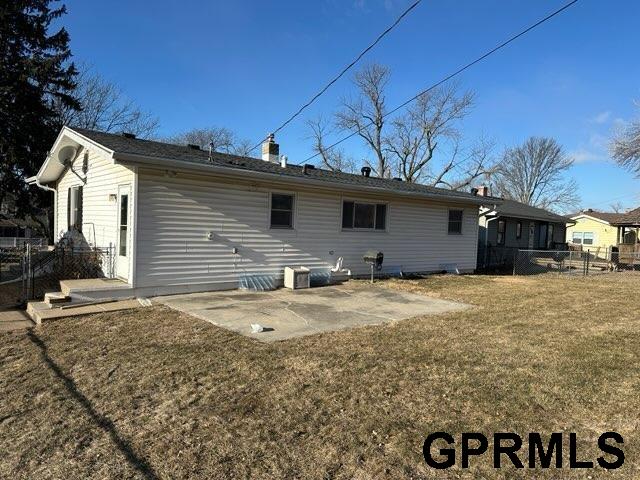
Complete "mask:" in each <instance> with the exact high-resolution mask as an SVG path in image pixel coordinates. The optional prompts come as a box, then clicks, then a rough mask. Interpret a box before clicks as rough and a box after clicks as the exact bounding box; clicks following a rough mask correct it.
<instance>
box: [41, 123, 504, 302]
mask: <svg viewBox="0 0 640 480" xmlns="http://www.w3.org/2000/svg"><path fill="white" fill-rule="evenodd" d="M278 153H279V152H278V145H277V144H276V143H275V142H274V141H273V139H272V138H271V139H270V141H269V142H266V143H265V144H264V145H263V159H262V160H260V159H255V158H247V157H239V156H234V155H228V154H222V153H216V152H213V153H210V152H207V151H203V150H201V149H200V148H198V147H196V146H177V145H171V144H166V143H160V142H154V141H148V140H140V139H136V138H135V137H134V136H133V135H129V134H122V135H117V134H108V133H102V132H95V131H88V130H82V129H71V128H67V127H65V128H63V129H62V131H61V132H60V134H59V136H58V138H57V140H56V142H55V143H54V145H53V147H52V148H51V151H50V153H49V155H48V157H47V158H46V160H45V162H44V164H43V165H42V167H41V168H40V170H39V171H38V174H37V175H36V176H35V177H32V178H30V179H28V182H29V183H32V184H37V185H38V186H40V187H41V188H45V189H48V190H51V191H53V194H54V196H55V203H54V204H55V227H54V228H55V232H57V236H58V238H60V237H61V236H62V235H63V234H64V233H65V232H66V231H68V230H69V229H74V227H75V228H76V229H78V230H81V232H82V235H83V236H84V238H85V239H86V241H87V242H88V243H89V244H91V245H93V246H98V247H107V246H109V245H112V246H113V247H114V249H115V252H116V257H117V261H116V262H115V275H116V276H117V277H118V278H119V279H121V280H122V286H123V288H124V289H125V290H127V289H128V290H129V291H128V293H130V294H132V295H133V294H135V295H156V294H170V293H181V292H193V291H207V290H219V289H233V288H238V286H239V285H240V284H241V283H242V282H243V280H246V279H247V278H252V277H254V276H257V277H264V278H270V279H274V280H275V281H281V278H282V275H283V268H284V267H285V266H287V265H304V266H306V267H309V268H310V269H311V270H312V272H313V271H318V272H322V271H328V269H329V268H330V267H332V266H333V265H335V264H336V261H337V260H338V258H340V257H342V258H343V259H344V267H345V268H348V269H350V270H351V271H352V272H353V274H355V275H364V274H366V273H367V272H368V271H369V267H368V265H367V264H365V263H364V262H363V260H362V255H363V254H364V253H365V251H367V250H370V249H375V250H379V251H382V252H383V253H384V265H385V266H386V267H387V268H392V269H396V270H400V269H401V270H402V271H403V272H435V271H442V270H443V269H447V268H452V267H453V266H455V267H457V268H458V269H459V270H460V271H462V272H471V271H473V270H474V269H475V268H476V258H477V245H478V210H479V206H480V205H481V204H483V203H484V202H486V199H483V198H482V197H480V196H476V195H473V194H471V193H463V192H454V191H450V190H445V189H439V188H434V187H429V186H425V185H418V184H411V183H406V182H403V181H400V180H393V179H380V178H374V177H370V176H368V171H367V170H366V169H363V174H362V175H354V174H347V173H341V172H332V171H328V170H322V169H318V168H313V167H312V166H298V165H286V160H285V159H283V158H281V157H280V156H279V155H278ZM492 202H493V200H492Z"/></svg>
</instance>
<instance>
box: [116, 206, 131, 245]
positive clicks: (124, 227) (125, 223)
mask: <svg viewBox="0 0 640 480" xmlns="http://www.w3.org/2000/svg"><path fill="white" fill-rule="evenodd" d="M128 230H129V195H127V194H122V195H120V248H119V251H118V254H119V255H120V256H121V257H126V256H127V232H128Z"/></svg>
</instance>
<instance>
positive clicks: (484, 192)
mask: <svg viewBox="0 0 640 480" xmlns="http://www.w3.org/2000/svg"><path fill="white" fill-rule="evenodd" d="M478 196H479V197H488V196H489V187H487V186H486V185H480V186H479V187H478Z"/></svg>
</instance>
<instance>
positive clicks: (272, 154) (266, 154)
mask: <svg viewBox="0 0 640 480" xmlns="http://www.w3.org/2000/svg"><path fill="white" fill-rule="evenodd" d="M262 160H264V161H265V162H271V163H280V145H278V144H277V143H276V142H275V137H274V135H273V133H270V134H269V136H268V137H267V140H266V141H265V142H264V143H263V144H262Z"/></svg>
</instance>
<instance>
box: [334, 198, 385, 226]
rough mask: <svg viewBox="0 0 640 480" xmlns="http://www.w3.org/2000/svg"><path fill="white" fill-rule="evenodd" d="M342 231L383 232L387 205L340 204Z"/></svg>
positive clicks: (345, 202)
mask: <svg viewBox="0 0 640 480" xmlns="http://www.w3.org/2000/svg"><path fill="white" fill-rule="evenodd" d="M342 228H343V229H344V230H385V229H386V228H387V205H386V204H384V203H361V202H352V201H344V202H342Z"/></svg>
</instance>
